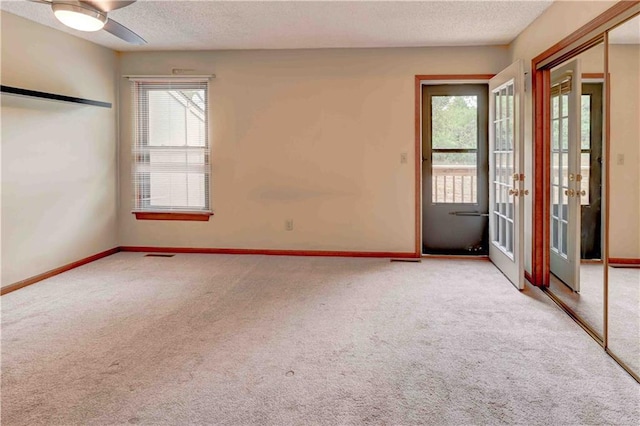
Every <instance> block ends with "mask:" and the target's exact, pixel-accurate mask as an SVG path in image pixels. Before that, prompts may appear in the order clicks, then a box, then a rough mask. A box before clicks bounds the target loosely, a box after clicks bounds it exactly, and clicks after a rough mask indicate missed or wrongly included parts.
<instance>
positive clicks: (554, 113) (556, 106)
mask: <svg viewBox="0 0 640 426" xmlns="http://www.w3.org/2000/svg"><path fill="white" fill-rule="evenodd" d="M558 117H560V97H559V96H554V97H553V98H551V118H558Z"/></svg>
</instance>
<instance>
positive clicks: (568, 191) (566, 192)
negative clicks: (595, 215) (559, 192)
mask: <svg viewBox="0 0 640 426" xmlns="http://www.w3.org/2000/svg"><path fill="white" fill-rule="evenodd" d="M575 193H576V192H575V191H574V190H573V189H565V190H564V195H566V196H567V197H573V196H574V195H575Z"/></svg>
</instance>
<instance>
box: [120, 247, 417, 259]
mask: <svg viewBox="0 0 640 426" xmlns="http://www.w3.org/2000/svg"><path fill="white" fill-rule="evenodd" d="M120 251H130V252H147V253H201V254H265V255H271V256H325V257H393V258H418V257H420V256H416V254H415V253H412V252H385V251H329V250H272V249H234V248H194V247H144V246H121V247H120Z"/></svg>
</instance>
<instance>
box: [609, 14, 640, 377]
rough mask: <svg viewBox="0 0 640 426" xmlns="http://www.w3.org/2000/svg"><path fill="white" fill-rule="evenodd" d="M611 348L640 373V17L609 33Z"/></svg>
mask: <svg viewBox="0 0 640 426" xmlns="http://www.w3.org/2000/svg"><path fill="white" fill-rule="evenodd" d="M608 68H609V69H608V73H609V81H610V89H609V96H610V101H609V106H610V111H609V118H610V129H609V132H610V137H609V145H608V152H609V159H608V164H609V173H608V178H609V182H608V183H609V185H608V187H609V221H608V246H609V251H608V252H609V267H608V270H607V272H608V302H609V303H608V315H607V320H608V321H607V326H608V327H607V349H608V351H609V352H610V353H611V354H612V355H613V356H614V357H615V358H617V359H618V361H619V362H620V363H621V364H623V366H625V367H626V368H627V370H629V371H630V372H632V374H633V375H635V377H636V380H638V376H640V16H636V17H635V18H633V19H631V20H628V21H626V22H625V23H623V24H621V25H620V26H618V27H616V28H614V29H612V30H611V31H609V33H608Z"/></svg>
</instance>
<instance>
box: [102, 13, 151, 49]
mask: <svg viewBox="0 0 640 426" xmlns="http://www.w3.org/2000/svg"><path fill="white" fill-rule="evenodd" d="M103 29H104V30H106V31H107V32H110V33H111V34H113V35H114V36H116V37H118V38H121V39H122V40H124V41H126V42H128V43H131V44H137V45H142V44H147V41H146V40H145V39H143V38H142V37H140V36H139V35H138V34H136V33H134V32H133V31H131V30H130V29H129V28H127V27H125V26H124V25H122V24H118V23H117V22H116V21H114V20H113V19H107V23H106V24H104V28H103Z"/></svg>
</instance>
